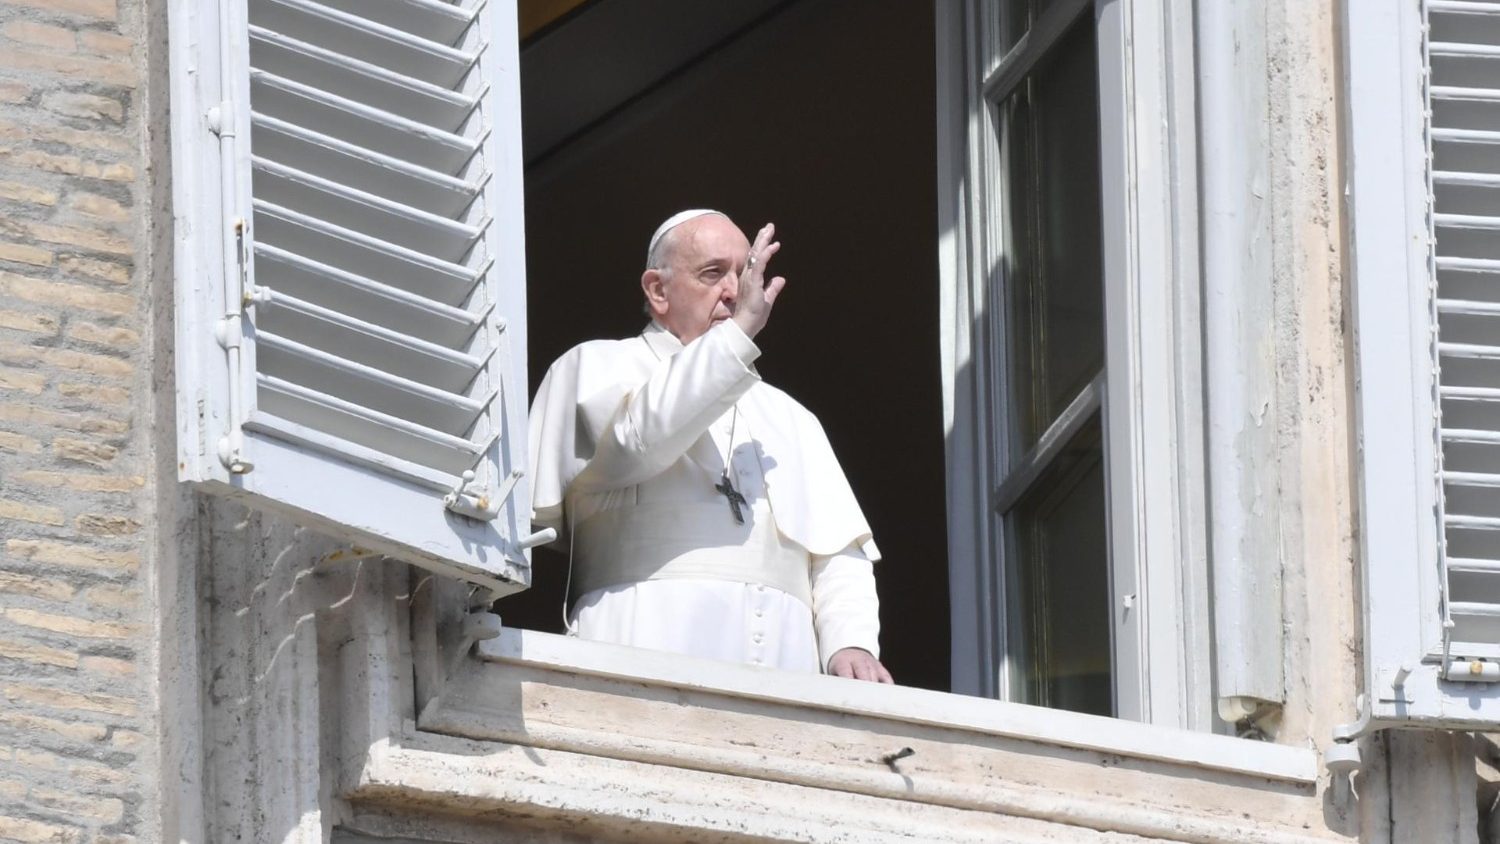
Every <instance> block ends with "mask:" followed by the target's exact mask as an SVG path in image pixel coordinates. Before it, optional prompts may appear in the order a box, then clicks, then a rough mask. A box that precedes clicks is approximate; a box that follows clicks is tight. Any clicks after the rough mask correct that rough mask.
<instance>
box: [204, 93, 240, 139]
mask: <svg viewBox="0 0 1500 844" xmlns="http://www.w3.org/2000/svg"><path fill="white" fill-rule="evenodd" d="M226 114H234V104H233V103H231V102H230V101H229V100H224V101H223V102H221V103H219V104H218V105H215V106H209V109H208V111H207V112H205V113H204V115H203V116H204V118H206V119H207V121H208V131H210V132H213V133H214V134H215V135H218V136H219V137H221V138H233V137H234V121H233V120H228V121H226V120H225V119H224V115H226Z"/></svg>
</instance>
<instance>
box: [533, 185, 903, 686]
mask: <svg viewBox="0 0 1500 844" xmlns="http://www.w3.org/2000/svg"><path fill="white" fill-rule="evenodd" d="M774 236H775V227H774V226H772V225H770V224H767V225H766V226H765V227H764V228H762V229H761V230H760V231H759V232H758V233H757V234H756V236H755V240H754V242H753V243H752V242H750V240H749V239H748V238H746V237H745V235H744V233H742V232H741V231H740V230H739V228H738V227H737V226H735V224H734V223H733V222H732V221H731V220H730V219H729V218H728V217H727V216H726V215H724V214H723V213H721V212H718V211H712V210H707V209H699V210H692V211H684V212H682V213H679V214H676V215H674V216H672V217H671V218H669V219H667V220H666V222H664V223H662V225H661V226H660V227H659V228H658V229H657V230H656V233H655V234H654V235H653V236H652V238H651V242H650V245H649V247H648V248H647V258H646V270H645V272H644V273H643V274H642V275H641V290H642V292H643V293H644V294H645V299H646V310H647V312H648V314H649V316H650V317H651V323H650V324H649V325H647V326H646V328H645V330H644V331H642V332H641V334H639V335H637V336H635V337H630V338H627V339H624V340H594V341H590V342H586V343H583V344H581V345H579V346H575V347H574V348H572V349H571V350H569V351H568V352H567V353H565V354H564V355H563V356H562V357H561V358H559V359H558V360H557V361H556V362H555V363H553V364H552V366H551V368H550V369H549V370H548V371H547V375H546V377H544V378H543V379H542V383H541V386H540V387H539V388H538V390H537V395H536V399H535V401H534V402H533V404H532V410H531V430H530V457H531V461H530V465H531V467H532V509H533V513H532V520H533V522H535V523H536V524H537V525H539V526H548V527H553V528H556V529H557V531H558V535H559V537H560V540H559V541H560V542H564V543H567V544H568V546H569V548H568V550H569V551H570V554H571V565H572V566H573V568H572V569H571V570H570V576H569V580H570V590H569V591H570V597H573V596H576V597H575V598H574V599H573V601H572V609H571V611H570V613H569V615H568V618H569V626H570V629H571V630H573V631H574V632H576V633H577V635H579V636H581V637H583V638H586V639H596V640H601V641H608V642H616V643H619V644H625V645H632V646H636V647H644V648H653V649H657V650H666V651H674V652H677V653H683V654H688V655H692V656H700V657H707V658H710V659H723V660H730V661H734V662H742V663H748V664H752V665H764V666H771V667H775V668H781V669H784V670H791V671H805V672H816V671H819V670H822V671H826V672H827V673H829V674H834V675H837V676H840V677H850V678H855V679H860V680H870V681H876V682H882V683H890V682H892V680H891V675H890V673H889V672H888V671H886V669H885V666H883V665H881V663H880V660H879V654H880V648H879V642H878V639H879V632H880V623H879V617H878V616H879V602H878V600H877V598H876V594H875V577H874V567H873V563H874V562H875V561H877V560H879V559H880V552H879V550H878V549H877V548H876V546H875V542H874V539H873V537H872V535H871V531H870V527H869V524H868V523H867V522H866V521H865V518H864V515H863V513H862V512H861V511H860V508H859V504H858V502H857V501H856V500H855V498H854V493H853V491H852V490H851V489H850V488H849V483H848V481H847V480H846V479H845V477H844V473H843V471H842V469H840V467H839V464H838V461H837V459H836V458H835V457H834V455H833V449H832V447H831V446H830V444H829V442H828V437H827V435H826V434H825V433H824V432H823V428H822V426H821V425H819V424H818V420H817V418H816V417H814V416H813V415H812V413H811V412H809V411H808V410H807V409H806V408H804V407H803V406H802V405H801V404H799V403H798V402H797V401H796V400H795V399H793V398H791V397H790V396H788V395H787V394H786V393H784V392H782V391H781V390H779V389H777V388H775V387H772V386H771V385H769V384H767V383H765V382H764V381H763V380H761V378H760V375H759V373H757V372H756V370H755V367H754V362H755V360H756V359H757V358H758V357H759V356H760V354H761V350H760V347H759V346H757V345H756V344H755V338H756V336H757V335H759V334H760V332H761V330H762V329H763V328H765V326H766V322H767V320H769V319H770V317H771V311H772V309H773V307H774V306H775V304H776V301H777V299H778V297H780V295H781V293H782V291H783V289H784V288H785V286H786V279H784V278H782V277H780V276H776V277H773V278H771V279H770V280H769V281H767V280H766V268H767V266H768V265H769V264H770V262H771V259H772V258H773V257H774V256H775V255H776V253H777V252H778V251H779V250H780V249H781V244H780V243H779V242H776V241H775V240H773V238H774ZM575 578H576V581H577V582H576V583H573V582H571V581H573V580H574V579H575Z"/></svg>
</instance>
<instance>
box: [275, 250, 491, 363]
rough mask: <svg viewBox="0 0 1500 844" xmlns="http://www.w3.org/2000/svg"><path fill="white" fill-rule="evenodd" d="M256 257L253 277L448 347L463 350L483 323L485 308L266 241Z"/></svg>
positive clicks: (308, 298) (367, 319) (311, 299)
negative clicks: (469, 307) (421, 292)
mask: <svg viewBox="0 0 1500 844" xmlns="http://www.w3.org/2000/svg"><path fill="white" fill-rule="evenodd" d="M255 255H256V261H257V264H256V270H257V273H256V275H257V277H258V279H259V280H260V283H261V284H263V285H264V286H267V287H270V288H271V289H273V290H283V291H285V292H287V293H289V294H291V295H293V296H296V297H297V298H299V299H302V300H304V301H308V302H312V303H313V304H322V305H324V306H326V307H337V308H339V309H341V310H342V311H343V312H344V313H346V314H348V315H349V316H352V317H354V318H356V319H361V320H364V321H366V322H371V323H374V324H376V325H383V326H385V327H387V328H392V329H396V330H399V331H403V332H406V333H408V334H410V335H411V336H413V337H417V338H420V339H423V340H426V341H428V342H430V343H437V344H438V345H441V346H444V347H446V348H449V349H458V348H462V347H463V346H464V345H465V344H467V343H468V341H469V338H470V337H472V336H473V335H474V330H475V329H476V328H478V327H479V325H480V324H481V323H482V322H483V321H484V317H485V312H483V311H481V312H477V313H472V312H469V311H466V310H464V309H462V308H455V307H453V306H451V305H445V304H443V303H442V302H437V301H434V300H432V299H428V298H426V297H423V296H418V295H416V294H414V293H411V292H410V291H406V290H402V289H400V288H398V287H393V286H391V285H388V284H381V283H380V282H378V281H374V280H372V279H369V278H365V277H363V276H359V275H355V274H353V273H348V272H345V271H343V270H340V269H338V268H337V267H331V266H328V265H327V264H323V263H319V262H317V261H314V260H312V259H310V258H306V257H303V256H301V255H298V254H295V253H292V252H288V251H286V250H284V249H280V248H278V247H275V246H272V245H271V244H269V243H257V244H256V245H255Z"/></svg>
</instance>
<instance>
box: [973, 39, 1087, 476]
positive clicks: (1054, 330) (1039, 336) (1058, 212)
mask: <svg viewBox="0 0 1500 844" xmlns="http://www.w3.org/2000/svg"><path fill="white" fill-rule="evenodd" d="M1096 74H1097V70H1096V63H1095V57H1094V29H1093V18H1092V17H1091V16H1089V15H1084V16H1083V17H1082V18H1081V19H1080V21H1079V23H1078V24H1077V25H1075V26H1074V27H1073V29H1072V30H1071V31H1070V32H1069V33H1068V34H1067V35H1066V36H1065V37H1064V39H1063V40H1062V41H1061V42H1060V43H1059V44H1058V45H1057V47H1056V48H1055V49H1054V50H1053V51H1052V52H1050V53H1049V55H1048V56H1047V57H1046V58H1045V59H1044V63H1043V64H1041V65H1040V66H1039V67H1038V68H1037V69H1036V70H1035V71H1034V72H1033V73H1032V74H1031V76H1030V77H1029V78H1028V79H1027V81H1026V82H1025V83H1023V84H1022V86H1021V88H1020V89H1019V90H1018V91H1017V92H1016V93H1015V94H1014V95H1012V96H1011V97H1010V99H1009V100H1008V101H1007V102H1006V103H1005V104H1004V105H1003V106H1002V107H1001V108H1000V109H999V117H1000V120H1001V126H1000V136H1001V138H1002V139H1003V140H1002V143H1003V145H1004V147H1005V149H1004V150H1003V151H1002V152H1003V156H1004V157H1003V159H1002V160H1003V166H1004V168H1005V175H1006V178H1005V182H1006V191H1005V200H1004V201H1005V208H1004V211H1003V214H1002V216H1003V218H1004V233H1003V239H1004V240H1003V242H1004V248H1005V250H1006V253H1005V268H1006V273H1005V281H1004V284H1005V293H1006V299H1007V300H1008V301H1007V309H1006V310H1007V323H1008V325H1007V327H1008V331H1007V332H1006V334H1007V336H1008V338H1009V343H1008V347H1009V358H1010V372H1009V374H1010V379H1011V389H1010V390H1009V391H1008V393H1009V397H1010V400H1011V402H1010V407H1011V412H1010V414H1009V417H1010V420H1011V423H1012V426H1013V428H1012V430H1013V431H1014V432H1015V435H1016V444H1017V445H1018V446H1019V448H1020V450H1022V451H1025V450H1026V449H1029V448H1031V447H1032V446H1034V445H1035V444H1036V442H1037V440H1038V439H1039V438H1040V437H1041V435H1042V433H1043V432H1044V431H1045V430H1046V429H1047V426H1048V425H1050V424H1051V423H1052V421H1053V420H1055V419H1056V418H1057V416H1058V414H1059V413H1060V412H1061V411H1062V410H1063V408H1065V407H1067V405H1068V403H1069V402H1071V401H1072V400H1073V398H1074V397H1075V396H1076V395H1077V394H1078V392H1079V390H1081V389H1083V387H1084V386H1085V385H1086V384H1087V383H1088V382H1089V381H1090V380H1092V379H1093V377H1094V375H1095V374H1097V373H1098V371H1099V370H1100V368H1101V367H1102V366H1103V364H1104V286H1103V256H1102V250H1101V243H1100V228H1101V221H1100V198H1099V126H1098V81H1097V77H1096Z"/></svg>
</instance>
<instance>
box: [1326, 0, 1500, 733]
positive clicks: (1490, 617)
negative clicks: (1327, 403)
mask: <svg viewBox="0 0 1500 844" xmlns="http://www.w3.org/2000/svg"><path fill="white" fill-rule="evenodd" d="M1346 24H1347V25H1348V28H1349V42H1348V45H1347V46H1348V55H1349V78H1348V84H1349V90H1350V118H1351V132H1350V152H1351V167H1350V172H1351V197H1352V203H1351V211H1352V218H1353V238H1352V246H1353V250H1354V252H1353V257H1354V270H1355V271H1354V289H1355V326H1356V336H1357V353H1358V358H1357V366H1358V372H1359V412H1360V421H1359V429H1360V435H1361V447H1362V452H1361V459H1360V466H1361V494H1362V501H1361V511H1362V512H1361V515H1362V524H1361V533H1362V536H1361V540H1362V557H1363V562H1364V565H1365V601H1364V607H1365V611H1366V620H1365V621H1366V624H1365V637H1366V648H1365V650H1366V654H1367V657H1368V660H1369V663H1368V670H1367V676H1366V684H1367V700H1366V714H1367V718H1368V724H1369V725H1370V726H1373V727H1377V728H1379V727H1386V726H1408V725H1412V724H1425V725H1429V726H1435V727H1445V728H1475V727H1486V726H1493V725H1496V724H1500V3H1496V2H1468V1H1467V0H1426V2H1424V3H1420V4H1418V3H1413V4H1390V5H1389V6H1387V7H1384V8H1382V9H1380V10H1378V11H1377V10H1374V9H1364V8H1361V10H1360V11H1358V12H1355V11H1350V12H1349V13H1348V14H1347V15H1346Z"/></svg>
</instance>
